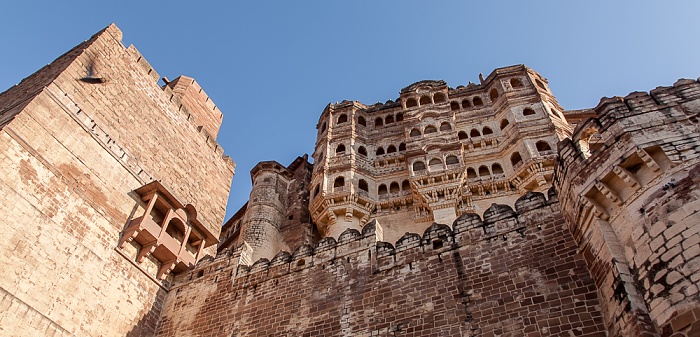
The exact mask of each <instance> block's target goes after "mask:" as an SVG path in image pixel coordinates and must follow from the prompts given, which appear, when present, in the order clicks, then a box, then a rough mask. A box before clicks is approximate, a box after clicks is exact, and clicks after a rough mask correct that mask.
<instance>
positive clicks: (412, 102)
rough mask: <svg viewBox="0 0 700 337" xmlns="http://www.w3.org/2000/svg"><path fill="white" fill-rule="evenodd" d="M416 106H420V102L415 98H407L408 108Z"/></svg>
mask: <svg viewBox="0 0 700 337" xmlns="http://www.w3.org/2000/svg"><path fill="white" fill-rule="evenodd" d="M414 106H418V102H416V99H415V98H409V99H407V100H406V107H407V108H412V107H414Z"/></svg>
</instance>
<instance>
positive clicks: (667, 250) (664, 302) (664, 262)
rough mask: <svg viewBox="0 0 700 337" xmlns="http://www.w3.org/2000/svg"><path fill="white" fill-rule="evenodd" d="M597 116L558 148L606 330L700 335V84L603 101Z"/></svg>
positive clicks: (569, 216) (562, 183)
mask: <svg viewBox="0 0 700 337" xmlns="http://www.w3.org/2000/svg"><path fill="white" fill-rule="evenodd" d="M595 111H596V118H593V119H588V120H585V121H582V122H580V123H579V124H578V126H577V129H576V130H575V132H574V135H573V137H572V140H566V141H563V142H561V143H560V147H559V155H560V158H561V160H560V163H559V166H558V167H557V182H556V186H557V190H558V191H559V193H560V198H561V203H562V209H563V213H564V214H565V217H566V220H567V222H568V223H569V224H570V226H571V230H572V233H573V235H574V237H575V239H576V241H577V242H578V244H579V246H580V247H581V251H582V253H583V255H584V256H585V258H586V261H587V265H588V268H589V270H590V271H591V274H592V275H593V276H594V278H595V280H596V284H597V287H598V292H599V296H600V298H601V302H602V304H603V311H604V317H605V321H606V324H607V326H608V330H609V331H610V332H611V333H612V334H621V335H624V336H640V335H644V333H648V334H662V335H664V336H667V335H671V334H672V333H676V332H677V333H682V334H680V335H678V336H686V335H687V336H694V335H697V334H698V333H700V320H698V318H700V315H698V316H696V313H697V312H700V295H699V294H698V287H697V280H698V279H700V268H698V267H699V266H700V265H699V264H698V259H699V257H698V256H700V244H699V242H700V236H698V230H700V225H698V224H700V217H699V215H698V214H700V213H698V211H699V210H700V201H699V200H700V198H699V197H700V143H699V142H698V135H699V134H700V132H698V131H699V129H698V125H697V114H698V112H700V83H698V82H697V81H692V80H679V81H678V82H676V84H674V86H673V87H660V88H657V89H654V90H652V91H651V92H650V93H639V92H638V93H632V94H630V95H628V96H627V97H624V98H620V97H617V98H606V99H603V100H601V102H600V104H599V105H598V107H596V108H595ZM591 135H594V136H593V137H591ZM591 139H597V140H595V141H591ZM696 317H697V318H696ZM674 336H675V335H674Z"/></svg>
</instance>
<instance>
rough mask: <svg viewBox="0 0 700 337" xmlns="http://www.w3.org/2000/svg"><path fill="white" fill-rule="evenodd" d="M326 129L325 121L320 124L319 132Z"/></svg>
mask: <svg viewBox="0 0 700 337" xmlns="http://www.w3.org/2000/svg"><path fill="white" fill-rule="evenodd" d="M323 131H326V122H323V124H322V125H321V132H323Z"/></svg>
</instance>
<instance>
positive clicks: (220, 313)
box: [157, 193, 604, 336]
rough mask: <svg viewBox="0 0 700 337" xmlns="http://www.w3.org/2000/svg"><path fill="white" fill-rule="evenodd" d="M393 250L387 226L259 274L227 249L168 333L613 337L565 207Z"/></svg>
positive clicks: (523, 209) (178, 307)
mask: <svg viewBox="0 0 700 337" xmlns="http://www.w3.org/2000/svg"><path fill="white" fill-rule="evenodd" d="M516 210H517V212H515V211H513V210H512V209H511V208H510V207H509V206H505V205H494V206H492V207H491V208H489V210H487V212H486V214H485V215H484V220H483V221H482V220H481V219H480V218H479V216H477V215H473V214H472V215H464V216H462V217H460V218H459V219H458V220H457V221H456V222H455V223H454V226H453V228H452V229H450V228H449V227H448V226H446V225H437V224H436V225H433V226H431V227H430V228H429V229H428V230H427V231H426V232H425V233H424V235H423V236H422V237H421V236H420V235H417V234H407V235H405V236H404V237H403V238H401V240H399V241H398V242H397V243H396V246H395V247H394V246H392V245H391V244H389V243H385V242H377V237H378V236H379V234H380V232H381V225H379V224H377V223H375V222H372V223H370V224H368V225H366V226H365V227H364V228H363V232H362V233H359V232H357V231H354V230H348V231H346V232H345V233H343V234H342V235H341V236H340V237H339V239H338V241H337V242H336V240H335V239H333V238H325V239H323V240H321V242H319V243H318V244H317V245H316V246H314V247H311V246H302V247H300V248H299V249H297V250H296V251H295V252H294V253H292V254H289V253H284V252H283V253H280V254H278V255H277V256H275V258H273V259H272V260H271V261H268V260H266V259H263V260H259V261H257V262H255V263H254V264H253V265H252V266H250V267H248V266H245V265H242V264H240V263H239V261H240V259H241V256H240V254H245V251H244V250H241V251H236V252H222V253H221V254H219V256H217V257H216V259H212V260H211V261H208V262H207V261H203V262H201V263H200V264H199V265H198V266H197V268H196V269H195V270H193V271H192V272H191V273H189V275H187V274H182V275H180V276H178V278H177V279H176V280H175V285H174V288H173V291H172V292H171V294H172V295H171V296H170V297H169V298H168V299H167V300H166V303H165V305H164V309H163V315H162V321H161V324H160V325H159V330H158V334H157V335H158V336H180V335H199V336H259V335H271V336H340V335H342V336H429V335H431V336H432V335H434V336H457V335H463V336H471V335H479V336H497V335H514V336H522V335H559V334H569V333H573V334H574V335H576V336H603V335H604V332H603V324H602V317H601V313H600V311H599V307H598V302H597V296H596V293H595V287H594V284H593V280H592V279H591V278H590V277H589V274H588V272H587V270H586V268H585V264H584V262H583V260H582V258H581V256H580V255H578V254H576V245H575V243H574V241H573V240H572V239H571V236H570V234H569V233H568V230H567V228H566V226H565V223H564V220H563V218H562V216H561V214H560V212H559V206H558V202H557V201H556V198H552V199H551V200H550V201H549V202H547V201H546V200H545V198H544V196H543V195H542V194H539V193H530V194H528V195H526V196H525V197H523V198H521V199H520V200H518V202H517V203H516Z"/></svg>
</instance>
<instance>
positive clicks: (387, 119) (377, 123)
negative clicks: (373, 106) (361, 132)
mask: <svg viewBox="0 0 700 337" xmlns="http://www.w3.org/2000/svg"><path fill="white" fill-rule="evenodd" d="M401 121H403V114H402V113H400V112H399V113H397V114H396V117H394V115H389V116H386V117H384V118H383V119H382V117H377V118H376V119H375V120H374V127H380V126H383V125H389V124H393V123H397V122H401ZM363 125H364V124H363Z"/></svg>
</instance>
